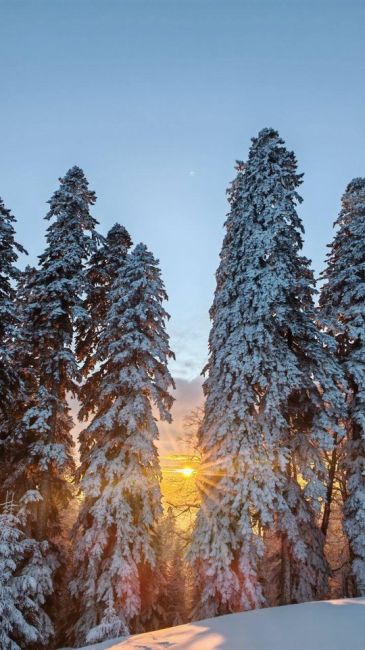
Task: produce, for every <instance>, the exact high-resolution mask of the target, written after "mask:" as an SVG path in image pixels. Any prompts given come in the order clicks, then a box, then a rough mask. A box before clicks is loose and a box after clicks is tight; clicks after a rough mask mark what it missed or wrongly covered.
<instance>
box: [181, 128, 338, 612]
mask: <svg viewBox="0 0 365 650" xmlns="http://www.w3.org/2000/svg"><path fill="white" fill-rule="evenodd" d="M300 183H301V175H299V174H297V162H296V159H295V156H294V154H293V153H292V152H289V151H288V150H287V149H286V148H285V146H284V143H283V141H282V140H281V139H280V137H279V135H278V133H277V132H276V131H274V130H273V129H264V130H262V131H261V132H260V133H259V135H258V137H257V138H254V139H253V140H252V146H251V148H250V152H249V156H248V161H247V163H246V164H243V163H239V164H238V173H237V177H236V179H235V180H234V182H233V183H232V186H231V187H230V189H229V201H230V208H231V209H230V213H229V215H228V218H227V221H226V224H225V227H226V235H225V238H224V242H223V248H222V251H221V261H220V265H219V268H218V271H217V287H216V292H215V297H214V302H213V306H212V308H211V312H210V315H211V319H212V329H211V332H210V338H209V353H210V354H209V361H208V364H207V366H206V368H205V372H207V373H208V377H207V379H206V380H205V383H204V391H205V395H206V403H205V413H204V419H203V424H202V426H201V429H200V432H199V438H200V445H201V449H202V453H203V465H202V470H201V477H200V482H199V485H200V490H201V495H202V501H203V503H202V507H201V509H200V512H199V514H198V517H197V522H196V526H195V530H194V534H193V539H192V544H191V548H190V553H189V557H190V562H191V563H192V564H193V569H194V571H195V575H196V578H197V584H198V585H201V589H200V596H199V598H198V602H197V603H196V607H195V616H202V617H206V616H213V615H216V614H219V613H225V612H227V611H236V610H240V609H250V608H254V607H259V606H260V605H262V604H263V603H264V602H265V597H264V593H263V589H262V584H261V583H262V581H261V580H260V566H261V558H262V556H263V553H264V535H263V532H264V531H265V530H274V531H276V533H277V535H278V536H279V537H280V547H281V548H280V575H279V576H278V580H279V602H280V603H286V602H298V601H303V600H310V599H313V598H318V597H321V596H322V595H323V593H324V592H325V590H326V578H327V565H326V561H325V558H324V553H323V539H322V537H321V532H320V530H319V529H318V526H317V522H316V513H317V509H318V505H319V499H320V498H321V497H323V477H324V467H323V462H322V456H321V450H322V449H323V448H329V447H330V446H331V444H332V442H331V441H332V437H331V433H332V431H339V429H338V425H337V421H336V417H335V416H336V413H338V410H339V409H340V407H341V405H342V400H343V397H342V392H341V390H340V387H339V382H340V378H339V375H341V373H339V372H338V367H337V364H336V362H335V360H334V359H333V358H332V356H331V355H330V354H329V348H328V346H329V344H330V338H329V337H325V335H322V334H321V333H320V332H319V331H318V329H317V327H316V322H315V310H314V305H313V294H314V292H315V289H314V280H313V274H312V271H311V270H310V265H309V260H307V259H306V258H305V257H303V256H302V255H301V248H302V232H303V226H302V223H301V220H300V218H299V216H298V214H297V211H296V206H297V204H298V203H299V202H300V201H301V198H300V196H299V195H298V193H297V188H298V186H299V185H300Z"/></svg>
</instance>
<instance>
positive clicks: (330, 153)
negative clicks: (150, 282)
mask: <svg viewBox="0 0 365 650" xmlns="http://www.w3.org/2000/svg"><path fill="white" fill-rule="evenodd" d="M0 24H1V36H0V82H1V85H0V93H1V95H0V97H1V101H0V117H1V119H0V196H2V198H3V199H4V201H5V203H6V205H7V207H9V208H11V209H12V211H13V213H14V214H15V216H16V218H17V220H18V224H17V232H18V239H19V241H21V243H22V244H23V245H25V247H26V248H27V250H28V251H29V258H28V260H27V261H28V262H30V263H35V262H36V259H37V255H39V254H40V253H41V252H42V249H43V246H44V232H45V228H46V225H47V224H46V223H45V222H44V220H43V217H44V215H45V214H46V212H47V205H46V201H47V200H48V199H49V198H50V196H51V195H52V193H53V192H54V190H55V189H56V188H57V185H58V178H59V177H60V176H62V175H64V173H65V172H66V171H67V169H68V168H70V167H71V166H73V165H75V164H77V165H79V166H80V167H82V168H83V169H84V171H85V174H86V176H87V178H88V180H89V183H90V187H91V188H92V189H93V190H95V192H96V194H97V196H98V200H97V203H96V205H95V208H94V211H93V214H94V216H95V217H96V218H97V219H98V220H99V222H100V230H101V232H102V233H104V234H105V233H106V232H107V230H108V229H109V228H110V227H111V226H112V225H113V224H114V223H115V222H116V221H119V222H120V223H122V224H123V225H125V226H126V228H127V229H128V230H129V231H130V233H131V235H132V237H133V240H134V242H135V243H138V242H139V241H143V242H145V243H146V244H147V246H148V247H150V248H151V250H152V251H153V252H154V254H155V255H156V256H157V257H158V258H159V259H160V263H161V267H162V273H163V277H164V280H165V283H166V287H167V291H168V294H169V297H170V300H169V303H168V311H169V312H170V314H171V320H170V323H169V332H170V335H171V343H172V347H173V349H174V351H175V353H176V362H175V363H173V364H172V366H171V369H172V371H173V373H174V375H175V377H177V378H178V382H177V383H178V390H177V391H176V397H177V402H176V406H175V410H174V413H175V414H176V419H175V424H174V425H172V426H170V427H166V426H165V427H163V430H162V437H163V440H164V441H171V440H174V438H176V435H177V433H178V432H179V431H180V430H181V422H182V418H183V415H184V413H185V412H186V411H187V410H189V409H190V408H191V407H193V406H195V405H196V404H197V403H199V402H200V401H201V380H200V379H199V375H200V372H201V369H202V367H203V365H204V363H205V361H206V358H207V339H208V333H209V315H208V311H209V307H210V304H211V302H212V298H213V291H214V282H215V281H214V273H215V270H216V268H217V265H218V256H219V250H220V246H221V243H222V238H223V234H224V231H223V223H224V220H225V215H226V213H227V209H228V208H227V201H226V194H225V191H226V188H227V186H228V184H229V183H230V181H231V180H232V178H233V177H234V163H235V160H236V159H245V158H246V156H247V152H248V148H249V146H250V138H251V137H253V136H255V135H256V134H257V133H258V131H259V130H260V129H261V128H263V127H265V126H272V127H274V128H276V129H277V130H278V131H279V133H280V135H281V136H282V137H283V139H284V140H285V141H286V144H287V146H288V147H289V148H290V149H293V150H294V151H295V153H296V155H297V158H298V163H299V171H301V172H304V173H305V176H304V182H303V185H302V190H301V194H302V196H303V198H304V202H303V204H302V206H301V207H300V215H301V217H302V218H303V222H304V226H305V229H306V236H305V253H306V254H307V255H308V256H309V257H310V258H311V259H312V260H313V266H314V269H315V272H316V275H318V273H319V272H320V270H321V269H322V268H323V263H324V259H325V255H326V244H327V243H329V241H330V240H331V238H332V235H333V230H332V224H333V221H334V220H335V218H336V214H337V212H338V209H339V203H340V197H341V194H342V193H343V191H344V189H345V186H346V184H347V183H348V182H349V180H351V178H353V177H354V176H361V175H362V176H364V175H365V118H364V104H365V83H364V78H365V39H364V33H365V2H364V1H363V0H357V1H355V0H342V1H338V0H329V1H324V0H313V1H312V0H268V1H266V0H251V1H245V0H240V1H234V0H131V1H127V0H97V1H96V0H58V1H56V0H43V1H41V0H0ZM24 264H25V261H24V260H21V265H22V266H24ZM166 444H167V446H168V444H170V442H166ZM171 444H172V443H171Z"/></svg>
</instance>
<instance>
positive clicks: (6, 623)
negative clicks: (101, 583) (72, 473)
mask: <svg viewBox="0 0 365 650" xmlns="http://www.w3.org/2000/svg"><path fill="white" fill-rule="evenodd" d="M39 498H40V497H39V493H32V492H28V493H26V494H25V495H24V497H23V499H22V501H21V503H20V509H19V512H18V514H15V511H14V503H13V502H11V505H10V502H8V503H5V504H4V506H3V510H2V511H1V512H0V646H1V648H3V650H21V649H23V650H24V649H25V648H29V647H32V648H33V647H34V648H46V647H49V641H50V639H51V638H52V636H53V633H54V630H53V626H52V623H51V621H50V619H49V617H48V616H47V614H46V612H45V610H44V608H43V606H44V604H45V601H46V598H47V596H48V595H49V594H50V593H51V591H52V568H51V566H50V564H51V563H50V560H51V558H50V557H49V554H48V550H49V549H48V545H47V542H36V541H35V540H34V539H27V537H26V536H25V534H24V532H23V531H24V528H26V518H27V510H28V508H29V506H30V504H32V503H34V502H36V501H37V500H38V499H39ZM54 559H55V558H54V557H53V560H54ZM53 568H55V567H53Z"/></svg>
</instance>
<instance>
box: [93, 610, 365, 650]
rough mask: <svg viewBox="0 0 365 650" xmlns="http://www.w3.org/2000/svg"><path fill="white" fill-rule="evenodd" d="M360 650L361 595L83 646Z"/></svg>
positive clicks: (364, 641)
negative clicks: (359, 596)
mask: <svg viewBox="0 0 365 650" xmlns="http://www.w3.org/2000/svg"><path fill="white" fill-rule="evenodd" d="M166 648H171V650H177V649H179V648H180V649H181V650H364V649H365V598H354V599H348V600H332V601H324V602H318V603H305V604H304V605H289V606H288V607H273V608H271V609H261V610H256V611H252V612H244V613H242V614H231V615H229V616H221V617H219V618H214V619H209V620H206V621H198V622H196V623H190V624H188V625H179V626H178V627H171V628H167V629H165V630H158V631H157V632H148V633H146V634H138V635H136V636H133V637H130V638H129V639H127V640H124V641H123V640H119V641H118V639H115V640H114V641H105V642H104V643H98V644H96V645H91V646H88V648H87V650H107V649H108V650H163V649H166Z"/></svg>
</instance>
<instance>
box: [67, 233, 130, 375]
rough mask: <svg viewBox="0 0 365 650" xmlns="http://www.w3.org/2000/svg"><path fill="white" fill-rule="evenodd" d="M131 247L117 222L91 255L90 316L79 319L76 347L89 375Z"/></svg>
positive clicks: (86, 304)
mask: <svg viewBox="0 0 365 650" xmlns="http://www.w3.org/2000/svg"><path fill="white" fill-rule="evenodd" d="M131 246H132V239H131V237H130V235H129V233H128V231H127V230H126V229H125V228H124V226H121V225H120V224H119V223H116V224H114V226H113V227H112V228H111V229H110V230H109V232H108V234H107V236H106V238H105V240H104V242H103V243H102V245H101V246H100V248H98V249H97V250H96V251H95V252H94V253H93V255H92V256H91V258H90V261H89V264H88V268H87V271H86V279H87V295H86V297H85V299H84V308H85V310H86V312H87V314H88V317H87V318H85V319H82V320H81V321H80V322H79V331H78V335H77V348H76V351H77V357H78V359H79V360H80V362H81V363H82V373H83V375H84V376H85V377H87V376H88V374H89V372H90V371H91V370H92V368H93V365H94V362H95V351H96V348H97V344H98V340H99V335H100V332H101V329H102V326H103V323H104V321H105V317H106V313H107V311H108V307H109V303H108V301H109V298H110V289H111V287H112V285H113V282H114V280H115V278H116V276H117V273H118V271H119V270H120V267H121V265H122V263H123V260H125V259H126V256H127V253H128V250H129V249H130V247H131Z"/></svg>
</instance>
